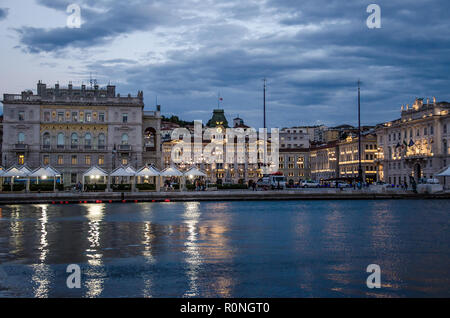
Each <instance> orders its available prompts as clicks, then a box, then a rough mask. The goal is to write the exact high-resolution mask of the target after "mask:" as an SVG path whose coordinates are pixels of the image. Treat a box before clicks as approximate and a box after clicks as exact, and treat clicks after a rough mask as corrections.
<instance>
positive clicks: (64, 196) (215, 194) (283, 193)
mask: <svg viewBox="0 0 450 318" xmlns="http://www.w3.org/2000/svg"><path fill="white" fill-rule="evenodd" d="M416 198H417V199H450V192H441V193H434V194H426V193H422V194H415V193H413V192H410V191H402V190H398V189H393V190H390V191H389V190H388V191H383V192H375V191H370V190H366V189H363V190H354V189H345V190H339V189H294V190H278V191H251V190H228V191H199V192H196V191H185V192H123V193H121V192H54V193H0V204H2V205H6V204H35V203H53V204H69V203H70V204H78V203H114V202H120V203H124V202H168V201H174V202H179V201H184V202H186V201H250V200H377V199H378V200H386V199H416Z"/></svg>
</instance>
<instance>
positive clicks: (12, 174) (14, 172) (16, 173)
mask: <svg viewBox="0 0 450 318" xmlns="http://www.w3.org/2000/svg"><path fill="white" fill-rule="evenodd" d="M30 173H31V171H30V169H28V168H27V167H25V166H23V167H21V168H18V167H16V166H12V167H11V168H9V169H8V170H6V171H5V173H4V174H3V175H2V178H11V191H12V190H13V188H14V178H21V177H22V178H24V177H27V176H28V175H29V174H30ZM27 189H28V182H27Z"/></svg>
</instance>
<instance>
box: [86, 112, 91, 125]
mask: <svg viewBox="0 0 450 318" xmlns="http://www.w3.org/2000/svg"><path fill="white" fill-rule="evenodd" d="M91 121H92V114H91V113H86V122H87V123H90V122H91Z"/></svg>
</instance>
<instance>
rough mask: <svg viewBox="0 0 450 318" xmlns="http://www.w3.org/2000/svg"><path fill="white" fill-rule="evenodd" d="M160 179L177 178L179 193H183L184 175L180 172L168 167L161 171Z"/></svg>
mask: <svg viewBox="0 0 450 318" xmlns="http://www.w3.org/2000/svg"><path fill="white" fill-rule="evenodd" d="M162 177H168V178H170V177H177V178H178V179H179V180H180V182H179V184H180V191H183V187H184V180H183V179H184V174H183V172H181V171H180V170H178V169H177V168H175V167H170V168H166V169H164V170H163V171H161V178H162Z"/></svg>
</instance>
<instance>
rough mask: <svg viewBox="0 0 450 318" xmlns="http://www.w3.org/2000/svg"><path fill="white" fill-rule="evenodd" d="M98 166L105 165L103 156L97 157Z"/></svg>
mask: <svg viewBox="0 0 450 318" xmlns="http://www.w3.org/2000/svg"><path fill="white" fill-rule="evenodd" d="M98 164H99V165H100V166H103V165H104V164H105V156H103V155H100V156H98Z"/></svg>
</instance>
